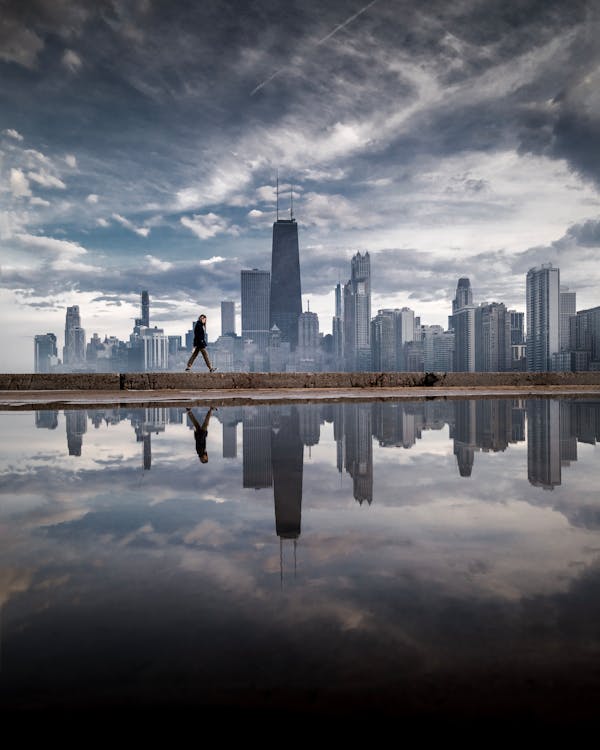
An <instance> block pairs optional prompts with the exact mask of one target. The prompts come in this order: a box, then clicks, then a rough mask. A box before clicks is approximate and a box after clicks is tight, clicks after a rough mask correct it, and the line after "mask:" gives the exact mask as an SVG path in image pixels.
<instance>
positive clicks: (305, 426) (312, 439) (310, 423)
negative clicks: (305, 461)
mask: <svg viewBox="0 0 600 750" xmlns="http://www.w3.org/2000/svg"><path fill="white" fill-rule="evenodd" d="M298 429H299V434H300V440H301V442H302V444H303V445H308V446H311V445H316V444H317V443H318V442H319V437H320V434H321V404H304V405H303V406H302V409H301V410H300V414H299V416H298Z"/></svg>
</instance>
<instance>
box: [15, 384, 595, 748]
mask: <svg viewBox="0 0 600 750" xmlns="http://www.w3.org/2000/svg"><path fill="white" fill-rule="evenodd" d="M207 415H208V419H207ZM0 420H1V421H0V424H1V426H2V430H1V433H0V435H1V436H0V440H1V446H2V450H1V456H2V457H1V458H0V471H1V474H0V476H1V483H0V488H1V489H0V604H1V610H0V702H1V712H2V716H3V717H4V718H7V717H11V718H15V717H16V718H18V719H27V718H28V717H36V716H42V717H44V718H46V717H53V718H56V717H74V716H86V717H87V716H93V717H96V718H97V717H104V718H105V717H107V716H113V715H115V713H117V714H119V715H120V716H123V717H129V718H132V717H133V718H135V719H138V718H141V715H143V718H144V719H145V720H146V721H147V719H148V718H150V720H151V722H156V721H158V720H159V719H164V718H165V717H175V718H177V719H180V718H185V719H186V720H188V721H189V720H191V721H194V722H196V721H197V722H199V723H200V725H201V726H205V725H206V723H207V722H212V721H214V720H215V719H217V720H218V721H219V722H233V723H235V722H238V721H239V722H241V724H242V725H244V726H247V725H249V724H251V723H255V724H259V725H260V724H261V723H262V722H264V725H265V726H273V727H274V726H275V725H278V726H279V725H281V726H285V727H287V729H288V730H289V731H292V730H293V731H292V734H293V733H294V732H296V731H299V730H300V729H302V728H305V729H306V728H307V727H311V726H313V725H314V726H316V723H315V722H321V723H326V724H327V725H328V726H329V728H330V729H331V728H333V727H335V730H336V732H338V733H342V731H347V732H349V733H352V731H353V729H354V728H358V727H361V728H362V729H365V730H366V731H370V728H375V727H380V726H383V725H386V724H389V725H390V726H393V727H396V728H397V729H398V730H400V729H401V728H402V727H408V726H410V727H412V728H415V727H422V728H424V729H431V728H432V727H447V726H451V727H458V728H460V729H463V728H464V727H469V728H473V727H480V726H481V727H487V726H488V725H491V726H494V727H495V728H496V729H495V731H496V730H497V729H500V728H502V729H508V730H510V729H512V728H523V727H525V728H532V729H534V730H537V729H550V730H553V729H554V728H561V727H579V726H582V727H583V726H585V725H587V724H590V725H591V726H593V725H594V722H595V721H596V718H597V715H598V708H599V699H600V566H599V560H600V492H599V488H600V461H599V458H600V449H599V448H598V445H597V441H598V440H599V439H600V401H598V400H596V401H586V400H574V401H559V400H549V399H544V400H530V401H514V400H510V399H506V400H491V399H487V400H481V401H428V402H419V403H403V404H395V403H390V402H385V403H346V404H341V403H337V404H303V405H282V406H249V407H237V408H233V407H230V408H220V409H219V410H218V411H213V412H207V410H206V409H205V408H199V407H197V408H195V409H194V410H193V419H192V418H191V417H190V416H189V415H188V413H187V412H186V410H185V409H179V408H160V407H157V408H152V409H129V410H118V409H115V410H112V409H109V410H88V411H65V412H57V411H40V412H10V413H9V412H5V413H3V414H0ZM194 420H195V423H194ZM321 725H322V724H320V725H319V726H321ZM144 726H146V728H147V727H148V723H146V724H145V725H144ZM150 726H152V723H151V724H150Z"/></svg>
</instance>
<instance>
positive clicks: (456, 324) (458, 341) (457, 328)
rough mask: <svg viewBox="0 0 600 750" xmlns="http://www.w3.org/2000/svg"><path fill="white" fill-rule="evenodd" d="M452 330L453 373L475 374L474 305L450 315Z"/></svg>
mask: <svg viewBox="0 0 600 750" xmlns="http://www.w3.org/2000/svg"><path fill="white" fill-rule="evenodd" d="M452 328H453V329H454V357H453V360H454V372H475V305H467V306H466V307H461V308H459V309H458V310H456V312H455V313H453V315H452Z"/></svg>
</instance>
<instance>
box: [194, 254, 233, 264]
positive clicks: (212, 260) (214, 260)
mask: <svg viewBox="0 0 600 750" xmlns="http://www.w3.org/2000/svg"><path fill="white" fill-rule="evenodd" d="M226 260H227V258H223V257H222V256H221V255H213V257H212V258H207V259H206V260H199V261H198V265H199V266H214V265H215V264H216V263H224V262H225V261H226ZM232 260H234V259H233V258H232Z"/></svg>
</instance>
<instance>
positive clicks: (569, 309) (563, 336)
mask: <svg viewBox="0 0 600 750" xmlns="http://www.w3.org/2000/svg"><path fill="white" fill-rule="evenodd" d="M559 308H560V340H559V351H561V352H565V351H568V350H569V349H571V317H572V316H573V315H576V314H577V292H570V291H569V288H568V287H566V286H561V288H560V293H559Z"/></svg>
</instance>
